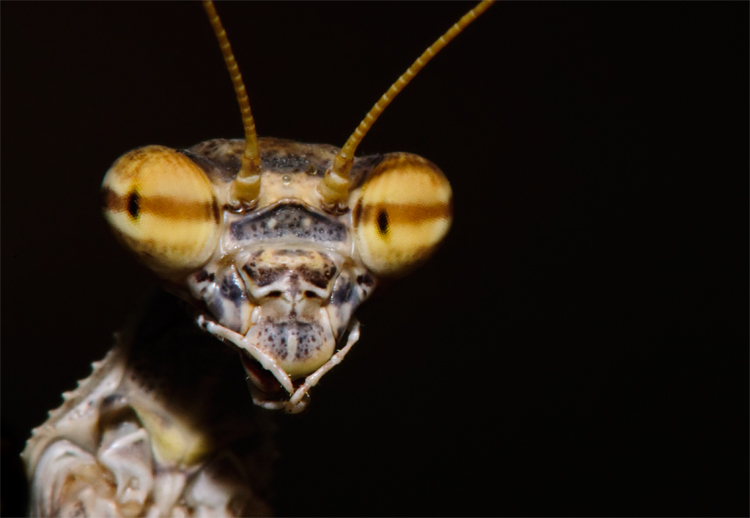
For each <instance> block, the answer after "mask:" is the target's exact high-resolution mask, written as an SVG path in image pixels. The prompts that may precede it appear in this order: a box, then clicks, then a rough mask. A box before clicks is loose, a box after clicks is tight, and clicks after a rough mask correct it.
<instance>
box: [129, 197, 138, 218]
mask: <svg viewBox="0 0 750 518" xmlns="http://www.w3.org/2000/svg"><path fill="white" fill-rule="evenodd" d="M140 200H141V197H140V196H139V195H138V191H132V192H131V193H130V195H129V196H128V214H129V215H130V217H131V218H133V219H138V215H139V212H140V210H141V206H140Z"/></svg>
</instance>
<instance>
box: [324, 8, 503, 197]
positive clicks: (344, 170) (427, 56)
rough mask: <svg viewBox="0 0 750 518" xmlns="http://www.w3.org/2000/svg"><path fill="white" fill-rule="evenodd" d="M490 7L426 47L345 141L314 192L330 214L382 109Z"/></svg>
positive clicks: (475, 12) (474, 11)
mask: <svg viewBox="0 0 750 518" xmlns="http://www.w3.org/2000/svg"><path fill="white" fill-rule="evenodd" d="M493 3H494V0H484V1H483V2H481V3H479V4H478V5H477V6H476V7H474V9H472V10H471V11H469V12H468V13H466V14H465V15H464V16H463V17H461V19H460V20H459V21H458V23H456V24H455V25H453V27H451V28H450V29H448V31H447V32H446V33H445V34H443V35H442V36H440V38H438V40H437V41H436V42H435V43H433V44H432V45H430V47H429V48H428V49H427V50H425V51H424V53H423V54H422V55H421V56H419V58H417V60H416V61H415V62H414V63H413V64H412V66H410V67H409V69H408V70H407V71H406V72H404V74H403V75H402V76H401V77H399V78H398V80H397V81H396V82H395V83H393V84H392V85H391V87H390V88H389V89H388V91H387V92H386V93H384V94H383V97H381V98H380V100H379V101H378V102H377V103H375V106H373V107H372V109H371V110H370V112H369V113H368V114H367V115H366V116H365V118H364V119H363V120H362V122H360V123H359V126H358V127H357V129H356V130H354V133H352V135H351V136H350V137H349V140H347V141H346V144H344V147H342V148H341V151H339V153H338V154H337V155H336V158H334V160H333V166H332V167H331V168H330V169H329V170H327V171H326V174H325V176H324V177H323V181H322V182H321V183H320V184H318V192H319V193H320V195H321V196H322V197H323V203H324V205H325V206H326V207H327V208H329V209H331V210H334V211H339V210H341V209H342V208H343V205H344V204H345V203H346V198H347V196H348V194H349V170H350V169H351V168H352V163H353V162H354V152H355V151H356V149H357V146H359V143H360V142H361V141H362V139H363V138H364V136H365V135H366V134H367V132H368V131H369V130H370V128H371V127H372V125H373V124H374V123H375V121H376V120H377V119H378V117H379V116H380V114H381V113H383V110H385V108H386V106H388V105H389V104H391V101H392V100H393V99H394V97H396V95H397V94H398V93H399V92H400V91H401V90H403V89H404V87H405V86H406V85H407V84H409V81H411V80H412V79H414V76H415V75H417V72H419V71H420V70H422V67H424V66H425V65H426V64H427V63H428V62H429V61H430V60H431V59H432V58H433V57H435V54H437V53H438V52H440V50H441V49H442V48H443V47H445V46H446V45H447V44H448V42H450V41H451V40H452V39H453V38H455V37H456V36H458V34H459V33H460V32H461V31H462V30H464V29H465V28H466V26H467V25H469V24H470V23H471V22H473V21H474V20H476V19H477V17H479V15H480V14H482V13H483V12H485V11H486V10H487V9H488V8H489V7H490V5H492V4H493Z"/></svg>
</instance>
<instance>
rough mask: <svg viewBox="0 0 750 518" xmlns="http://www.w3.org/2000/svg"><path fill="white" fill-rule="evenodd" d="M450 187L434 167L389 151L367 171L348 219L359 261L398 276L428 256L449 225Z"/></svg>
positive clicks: (420, 160)
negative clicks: (359, 256)
mask: <svg viewBox="0 0 750 518" xmlns="http://www.w3.org/2000/svg"><path fill="white" fill-rule="evenodd" d="M452 212H453V209H452V192H451V188H450V184H449V183H448V180H447V179H446V178H445V176H444V175H443V173H442V172H441V171H440V169H438V167H437V166H436V165H435V164H433V163H432V162H430V161H429V160H425V159H424V158H421V157H419V156H416V155H411V154H408V153H391V154H388V155H386V156H385V158H384V159H383V161H382V162H381V163H380V164H378V165H377V166H376V167H375V168H374V169H373V170H372V171H371V172H370V174H369V175H368V176H367V178H366V179H365V181H364V184H363V186H362V189H361V191H360V193H359V195H358V197H357V198H356V202H355V204H354V210H353V215H352V223H353V226H354V233H355V238H356V242H357V249H358V251H359V253H360V255H361V257H362V261H363V262H364V263H365V265H367V267H368V268H370V269H371V270H372V271H374V272H375V273H377V274H380V275H385V276H400V275H403V274H405V273H408V272H409V271H411V270H412V269H413V268H414V267H416V266H418V265H419V264H420V263H422V262H423V261H425V260H426V259H427V258H429V257H430V256H431V255H432V253H433V252H434V251H435V250H436V249H437V247H438V245H439V244H440V242H441V241H442V240H443V238H444V237H445V235H446V234H447V232H448V229H449V228H450V225H451V221H452V219H453V216H452Z"/></svg>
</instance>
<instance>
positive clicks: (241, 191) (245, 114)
mask: <svg viewBox="0 0 750 518" xmlns="http://www.w3.org/2000/svg"><path fill="white" fill-rule="evenodd" d="M203 8H204V9H205V10H206V14H207V15H208V21H209V22H211V27H213V29H214V33H215V34H216V39H217V40H219V47H220V48H221V53H222V54H223V55H224V63H226V65H227V70H228V71H229V76H230V77H231V78H232V85H233V86H234V93H236V94H237V102H238V103H239V105H240V111H241V112H242V124H243V126H244V127H245V152H244V153H243V155H242V162H241V166H240V172H239V173H238V174H237V177H236V178H235V180H234V182H233V183H232V193H231V195H230V196H231V199H230V204H231V205H234V206H235V207H243V206H245V207H246V206H249V205H252V203H253V202H254V201H255V200H257V198H258V194H260V153H258V135H257V133H256V132H255V120H254V119H253V114H252V113H251V112H250V102H249V101H248V99H247V92H246V90H245V83H243V82H242V74H240V69H239V67H238V66H237V61H235V59H234V54H232V47H231V45H230V44H229V40H228V39H227V33H226V31H224V27H222V25H221V20H219V15H218V14H217V13H216V8H215V7H214V3H213V2H212V1H211V0H205V1H204V2H203Z"/></svg>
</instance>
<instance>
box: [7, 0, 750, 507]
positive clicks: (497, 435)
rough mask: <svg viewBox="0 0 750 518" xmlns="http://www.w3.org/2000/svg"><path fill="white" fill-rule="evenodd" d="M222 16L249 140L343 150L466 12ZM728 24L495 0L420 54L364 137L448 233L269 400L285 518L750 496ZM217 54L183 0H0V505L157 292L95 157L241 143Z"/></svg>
mask: <svg viewBox="0 0 750 518" xmlns="http://www.w3.org/2000/svg"><path fill="white" fill-rule="evenodd" d="M218 8H219V12H220V14H221V15H222V17H223V20H224V23H225V26H226V28H227V30H228V33H229V36H230V38H231V41H232V42H233V46H234V49H235V52H236V54H237V57H238V61H239V63H240V66H241V69H242V72H243V74H244V77H245V78H246V81H247V84H248V88H249V92H250V99H251V102H252V106H253V112H254V114H255V117H256V121H257V126H258V129H259V132H260V134H261V135H265V136H276V137H285V138H291V139H296V140H300V141H307V142H324V143H330V144H337V145H341V144H342V143H343V142H344V141H345V139H346V138H347V136H348V135H349V134H350V133H351V131H352V130H353V129H354V127H355V126H356V124H357V123H358V122H359V121H360V119H361V118H362V116H363V115H364V114H365V113H366V111H367V110H368V109H369V107H370V106H371V105H372V104H373V103H374V102H375V100H377V98H378V97H379V96H380V95H381V94H382V93H383V92H384V91H385V90H386V88H387V87H388V86H389V85H390V84H391V82H393V81H394V80H395V79H396V77H397V76H398V75H399V74H401V73H402V72H403V71H404V70H405V69H406V67H407V66H408V65H409V64H410V63H411V62H412V60H413V59H414V58H415V57H416V56H417V55H419V54H420V53H421V52H422V51H423V49H424V48H425V47H426V46H427V45H428V44H429V43H431V42H432V41H434V40H435V39H436V38H437V37H438V36H439V35H440V34H441V33H442V32H443V31H444V30H445V29H446V28H447V27H448V26H449V25H450V24H452V23H454V22H455V21H456V20H457V19H458V18H459V17H460V15H462V14H463V12H464V11H465V10H467V9H468V8H469V4H466V3H422V2H418V3H417V2H412V3H406V4H403V3H344V2H340V3H326V4H322V3H313V2H309V3H281V2H277V3H233V4H220V5H219V6H218ZM747 20H748V4H747V3H719V4H708V3H659V4H648V3H633V4H625V3H607V4H595V3H575V4H570V3H568V4H564V3H563V4H550V3H508V4H499V5H496V6H494V7H493V8H492V9H491V10H490V11H488V12H487V14H486V16H484V17H483V18H482V19H480V20H478V21H477V22H476V24H475V25H474V26H472V27H470V28H469V29H468V30H467V32H465V33H464V34H462V35H461V36H459V37H458V38H457V39H456V40H455V41H454V42H453V43H452V44H451V45H450V46H449V47H448V48H447V49H446V50H445V51H444V53H443V54H441V55H440V56H439V57H437V58H436V59H435V60H434V61H433V62H431V63H430V64H429V65H428V66H427V68H426V69H425V70H424V71H423V72H422V74H421V75H420V76H419V77H418V78H417V79H416V80H415V81H414V82H413V83H412V84H411V85H410V86H409V87H408V88H407V90H406V91H405V92H404V93H403V94H402V95H401V96H400V97H399V98H398V99H397V100H396V101H395V102H394V103H393V104H392V105H391V107H390V108H389V109H388V110H387V111H386V113H385V115H384V116H383V117H382V118H381V119H380V121H379V122H378V123H377V124H376V125H375V127H374V129H373V130H372V131H371V133H370V135H368V137H367V138H366V139H365V141H364V143H363V144H362V146H361V148H360V152H361V153H363V154H366V153H375V152H387V151H410V152H414V153H418V154H420V155H423V156H425V157H427V158H429V159H430V160H432V161H434V162H435V163H437V164H438V165H439V166H440V167H441V168H442V169H443V170H444V171H445V173H446V175H447V176H448V178H449V179H450V180H451V182H452V185H453V188H454V194H455V224H454V227H453V230H452V232H451V234H450V236H449V237H448V239H447V242H446V244H445V246H444V248H443V249H442V250H441V251H440V252H439V253H438V254H437V256H436V257H435V258H434V259H433V260H432V261H431V262H430V263H429V264H428V265H426V266H425V267H424V268H422V269H421V270H420V271H418V272H416V273H415V274H413V275H412V276H411V277H409V278H407V279H404V280H403V281H402V282H400V283H399V284H397V285H396V286H394V287H393V288H391V290H390V293H386V294H384V295H383V296H382V297H379V298H378V299H377V300H374V301H372V303H371V304H370V305H369V306H367V307H365V308H363V310H362V311H361V312H360V318H361V320H362V322H363V337H362V340H361V341H360V343H359V344H357V346H356V347H355V348H354V349H353V351H352V353H351V354H350V356H348V357H347V359H346V361H345V362H344V363H343V365H341V366H340V367H338V368H336V369H335V370H334V371H333V372H331V373H330V374H329V375H328V376H326V377H325V378H324V381H323V382H322V383H321V385H320V386H319V387H317V388H316V389H315V390H314V391H313V397H312V405H311V407H310V408H309V410H308V411H307V412H306V413H304V414H303V415H299V416H279V418H278V423H279V432H278V434H277V445H278V449H279V451H280V452H281V457H280V459H279V461H278V464H277V467H276V474H275V480H276V482H277V485H276V488H275V494H276V497H275V501H274V506H275V509H276V512H277V513H278V514H279V515H428V514H429V515H589V514H593V515H746V514H747V513H748V383H747V381H748V378H747V370H748V327H747V326H748V269H747V268H748V261H747V259H748V225H747V218H748V213H747V195H748V50H747V49H748V29H747ZM223 66H224V65H223V61H222V59H221V56H220V53H219V50H218V48H217V45H216V42H215V39H214V36H213V34H212V32H211V30H210V28H209V25H208V22H207V21H206V19H205V15H204V13H203V11H202V9H201V8H200V6H199V5H197V4H184V3H13V2H3V3H2V324H3V326H2V426H3V436H4V438H5V437H7V438H9V439H11V440H12V441H15V442H12V443H5V442H4V446H3V457H4V458H3V462H4V463H5V462H10V464H8V465H4V466H3V487H2V499H3V504H4V507H5V506H7V507H6V509H7V510H10V509H18V507H12V506H13V505H16V506H18V505H19V503H18V502H19V501H20V499H21V497H20V493H19V492H17V490H16V487H17V486H16V485H13V484H14V483H17V482H18V478H15V477H16V475H17V472H15V471H12V468H10V467H8V466H11V465H12V462H13V461H14V460H15V455H16V454H17V453H18V452H19V451H20V449H21V448H22V445H23V441H24V440H25V438H26V436H27V434H28V432H29V430H30V428H31V427H32V426H36V425H38V424H40V423H41V422H42V421H43V420H44V419H45V416H46V411H47V410H49V409H51V408H54V407H57V406H58V405H59V404H60V401H61V400H60V393H61V392H62V391H64V390H70V389H71V388H73V386H74V381H75V380H77V379H80V378H83V377H85V376H87V375H88V373H89V369H90V367H89V363H90V362H91V361H93V360H96V359H99V358H101V357H103V356H104V354H105V352H106V351H107V349H108V348H109V347H110V344H111V333H112V332H113V331H114V330H115V329H117V328H118V327H120V326H121V325H122V324H123V323H124V322H125V319H126V317H127V315H128V314H129V313H132V312H133V311H135V309H136V308H137V307H138V306H139V305H140V304H141V303H142V302H143V301H144V300H145V299H146V297H147V296H148V294H149V293H150V292H151V291H152V290H154V289H156V283H155V282H154V281H152V280H151V278H150V277H149V275H148V274H147V273H145V272H144V271H143V270H141V268H140V267H139V266H138V265H136V264H135V263H134V262H133V261H132V260H131V259H130V257H128V256H127V255H126V254H125V253H123V252H122V251H121V249H120V248H119V247H118V246H117V244H116V243H115V242H114V240H113V239H111V237H110V235H109V233H108V230H107V228H106V227H105V224H104V222H103V220H102V218H101V216H100V212H99V205H98V190H99V183H100V181H101V178H102V177H103V175H104V173H105V171H106V170H107V168H108V167H109V166H110V165H111V163H112V162H113V161H114V160H115V159H116V158H117V157H118V156H119V155H121V154H122V153H124V152H125V151H127V150H129V149H132V148H134V147H138V146H142V145H146V144H163V145H167V146H171V147H175V148H181V147H188V146H190V145H192V144H195V143H197V142H200V141H203V140H206V139H210V138H215V137H228V138H230V137H240V136H241V135H242V130H241V126H240V117H239V114H238V110H237V108H236V103H235V98H234V94H233V92H232V90H231V85H230V82H229V79H228V75H227V73H226V71H225V70H224V68H223ZM6 444H9V446H8V447H7V448H6ZM6 512H8V513H11V511H6Z"/></svg>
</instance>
